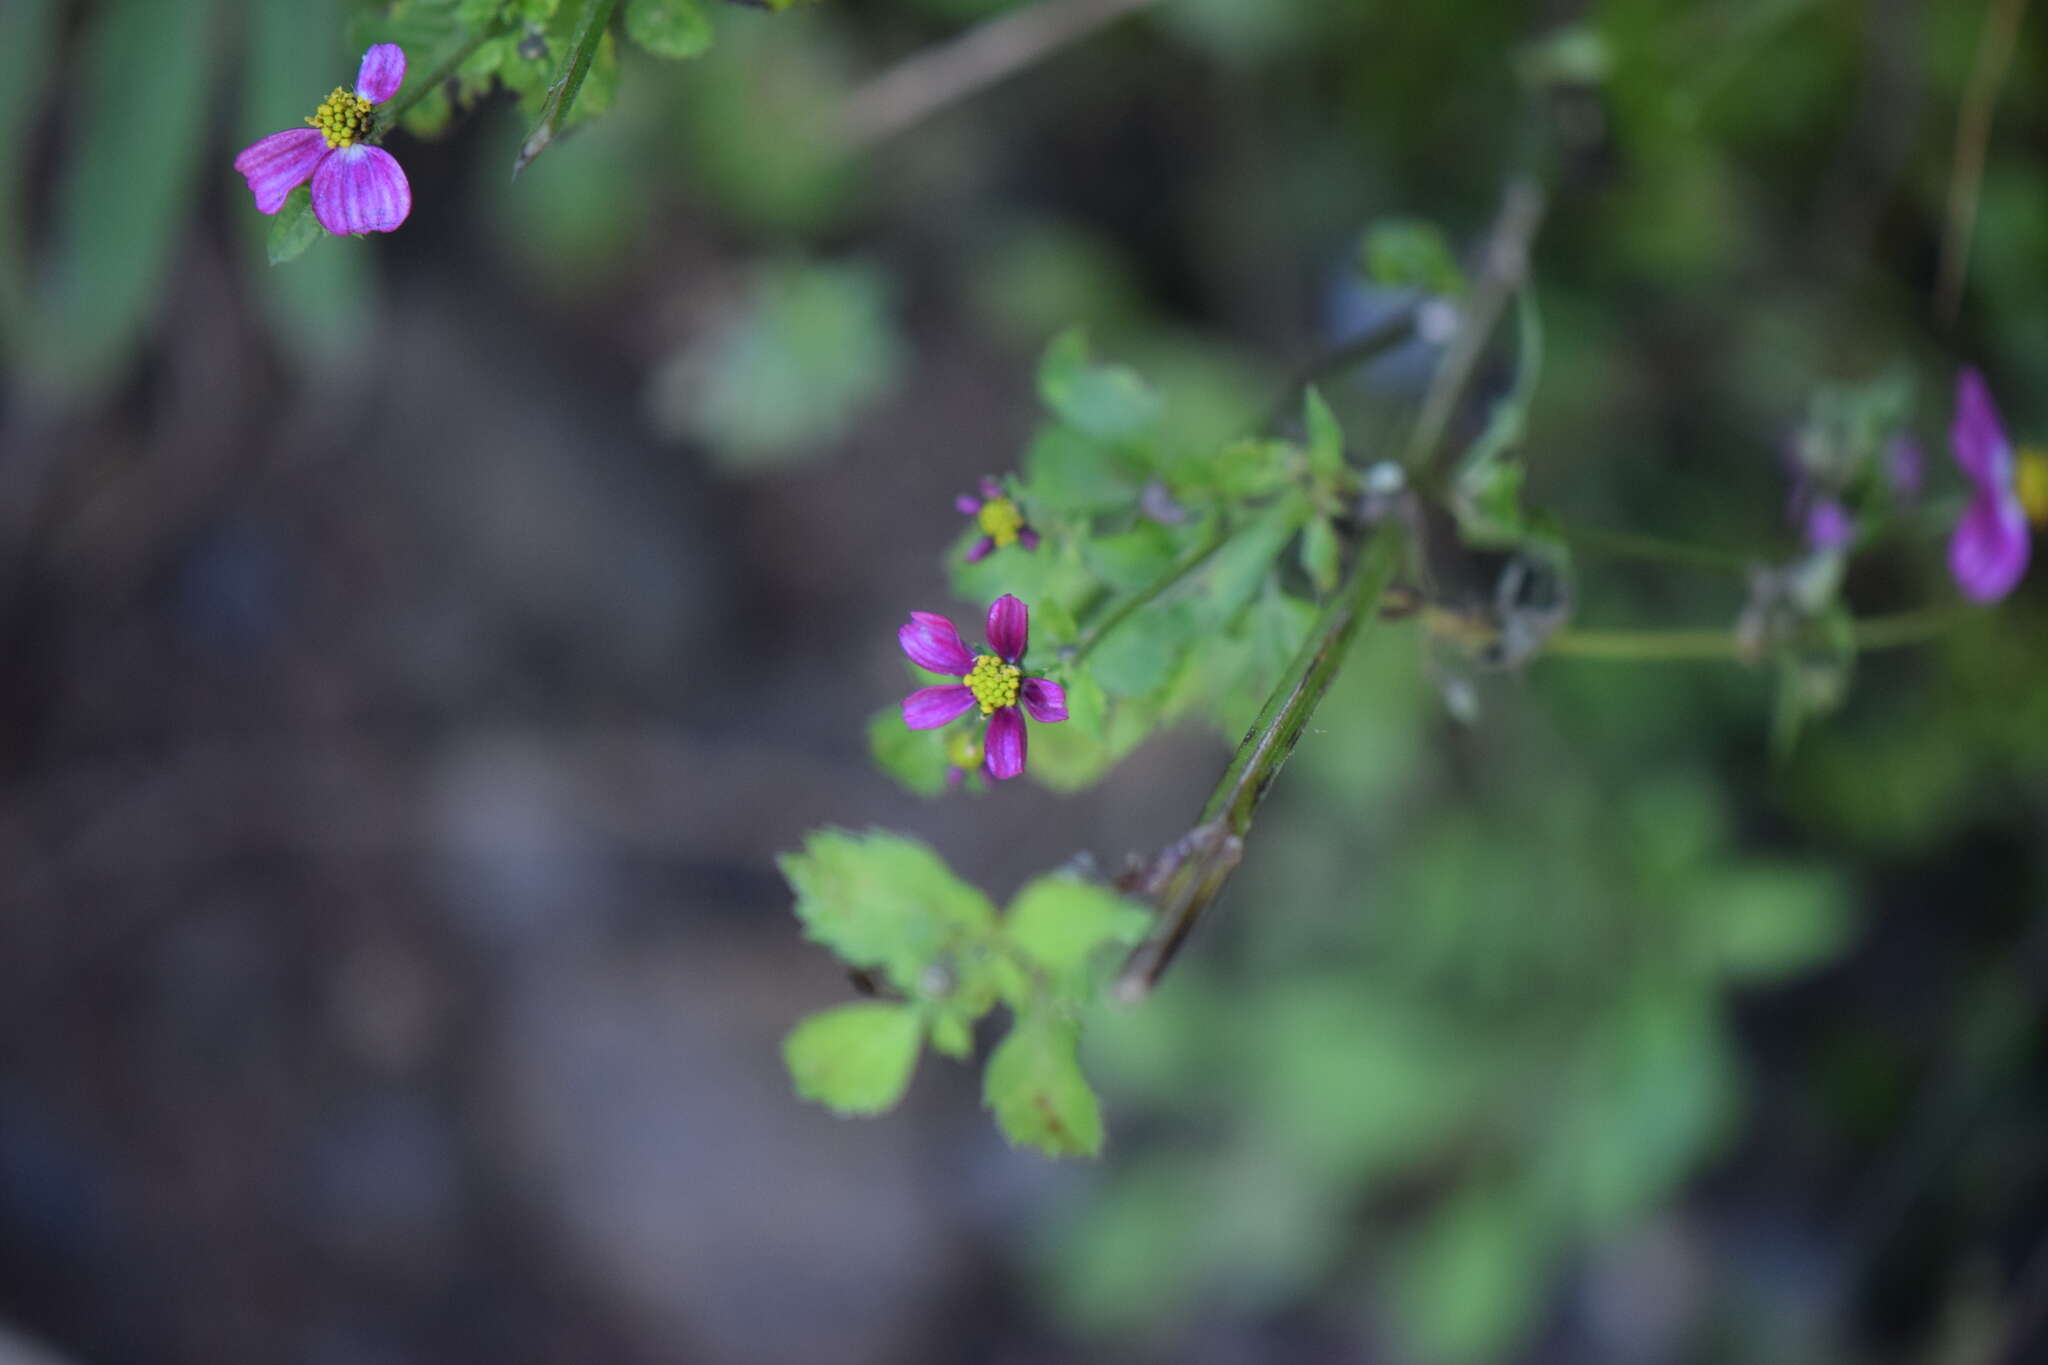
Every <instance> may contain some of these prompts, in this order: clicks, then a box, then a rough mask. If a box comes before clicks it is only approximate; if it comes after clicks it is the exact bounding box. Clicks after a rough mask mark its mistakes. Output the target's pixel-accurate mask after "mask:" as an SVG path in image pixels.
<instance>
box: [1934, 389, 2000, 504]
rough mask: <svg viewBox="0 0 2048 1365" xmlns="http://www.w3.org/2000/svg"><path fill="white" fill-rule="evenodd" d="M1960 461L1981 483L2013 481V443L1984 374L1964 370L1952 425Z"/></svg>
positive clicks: (1995, 484)
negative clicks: (2001, 420) (2008, 438)
mask: <svg viewBox="0 0 2048 1365" xmlns="http://www.w3.org/2000/svg"><path fill="white" fill-rule="evenodd" d="M1948 439H1949V444H1950V445H1951V446H1953V447H1954V448H1955V453H1956V463H1957V464H1959V465H1961V466H1962V467H1963V472H1964V473H1965V474H1968V475H1969V476H1970V478H1971V479H1973V480H1974V481H1976V482H1977V483H1978V484H1980V485H1981V484H1990V485H1991V486H1993V487H1995V488H2002V487H2004V486H2005V485H2007V484H2009V483H2011V482H2012V446H2011V444H2010V443H2009V442H2007V440H2006V439H2005V424H2004V423H2003V422H2000V421H1999V420H1998V409H1997V407H1996V406H1994V405H1993V403H1992V401H1991V390H1990V389H1989V388H1988V387H1986V386H1985V383H1984V376H1983V375H1981V374H1979V373H1977V371H1975V370H1964V371H1963V372H1962V373H1961V374H1960V375H1958V376H1957V377H1956V419H1955V422H1954V424H1953V425H1951V426H1950V427H1949V432H1948Z"/></svg>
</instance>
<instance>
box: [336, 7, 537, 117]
mask: <svg viewBox="0 0 2048 1365" xmlns="http://www.w3.org/2000/svg"><path fill="white" fill-rule="evenodd" d="M508 29H509V26H508V25H507V24H506V22H505V21H504V20H503V19H493V20H492V21H491V22H490V23H489V24H487V25H485V26H484V27H483V28H480V29H478V30H477V31H476V33H475V34H473V35H471V37H470V39H469V41H468V42H466V43H464V44H463V45H462V46H461V47H458V48H456V49H455V51H454V52H453V53H451V54H450V55H449V57H448V59H447V60H446V61H444V62H442V63H441V64H440V65H439V66H437V67H435V68H434V70H433V73H432V74H431V75H429V76H428V77H427V78H426V79H425V80H423V81H420V82H418V83H417V84H415V85H414V86H413V87H412V89H410V90H408V91H406V92H405V98H404V99H401V100H399V101H398V102H397V103H395V104H393V105H392V106H391V107H390V109H388V110H384V111H380V112H379V116H378V119H377V135H376V136H375V137H374V138H372V139H370V140H371V141H372V142H382V141H383V140H384V135H385V133H387V132H389V131H390V130H391V129H393V128H396V127H397V126H398V121H399V120H400V119H402V118H404V117H405V116H406V114H408V113H410V112H411V110H412V107H413V106H414V105H415V104H418V103H419V102H420V101H421V100H423V99H425V98H426V97H427V96H428V95H430V94H432V93H433V92H434V91H436V90H439V89H440V88H441V85H442V83H443V82H444V81H446V80H447V79H448V78H449V77H451V76H453V75H454V74H455V73H456V72H457V71H458V70H460V69H461V67H462V64H463V63H464V62H466V61H468V60H469V59H470V58H471V57H473V56H475V55H476V50H477V49H478V48H480V47H482V46H483V45H484V44H485V43H488V42H489V41H490V40H491V39H493V38H495V37H497V36H498V35H499V34H501V33H505V32H507V31H508Z"/></svg>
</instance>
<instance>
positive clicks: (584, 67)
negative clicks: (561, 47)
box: [512, 0, 618, 175]
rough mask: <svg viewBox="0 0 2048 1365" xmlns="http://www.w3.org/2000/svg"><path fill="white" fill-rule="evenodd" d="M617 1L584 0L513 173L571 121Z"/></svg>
mask: <svg viewBox="0 0 2048 1365" xmlns="http://www.w3.org/2000/svg"><path fill="white" fill-rule="evenodd" d="M617 4H618V0H583V5H582V9H581V10H580V11H579V12H578V15H577V19H576V31H575V34H574V36H572V37H571V38H570V40H569V45H568V50H567V51H566V52H565V53H564V54H563V56H562V60H561V62H560V63H559V64H558V65H557V66H556V68H555V76H554V79H553V80H551V81H550V82H549V83H548V93H547V96H546V97H545V98H544V99H543V100H542V101H541V106H540V121H539V122H538V123H536V124H535V125H534V128H533V131H532V132H530V133H528V134H527V135H526V141H525V142H523V143H521V144H520V147H519V155H518V157H517V158H515V159H514V160H513V162H512V174H514V175H518V174H519V172H521V171H523V170H525V169H526V168H527V166H528V165H530V164H531V163H532V161H533V159H534V158H535V157H537V156H539V155H540V154H541V153H542V152H544V151H546V150H547V148H548V144H550V143H552V142H553V141H554V140H555V138H556V136H557V135H558V134H559V133H560V132H561V131H562V128H563V126H564V125H565V124H567V122H568V121H569V116H570V114H571V113H573V112H574V111H575V108H576V100H577V97H578V96H580V95H581V94H582V93H583V82H584V81H585V80H586V79H587V78H588V77H589V75H590V68H591V64H592V63H593V62H595V61H596V60H597V50H598V46H599V45H600V44H601V43H603V42H604V40H605V37H606V33H605V25H606V24H608V23H610V22H611V17H612V9H613V8H614V7H615V6H616V5H617Z"/></svg>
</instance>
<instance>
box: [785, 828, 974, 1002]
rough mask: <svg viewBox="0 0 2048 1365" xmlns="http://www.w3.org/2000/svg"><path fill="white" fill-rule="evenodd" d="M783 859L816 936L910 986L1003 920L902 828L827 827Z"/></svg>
mask: <svg viewBox="0 0 2048 1365" xmlns="http://www.w3.org/2000/svg"><path fill="white" fill-rule="evenodd" d="M777 866H778V867H780V868H781V870H782V875H783V877H784V879H785V880H787V881H788V882H789V884H790V887H791V889H792V890H794V891H795V892H796V895H797V902H796V913H797V918H799V919H801V920H802V921H803V922H804V929H805V932H806V933H807V934H808V935H809V936H810V937H811V938H812V939H814V940H816V941H817V942H819V943H822V944H824V945H825V946H826V947H828V948H830V949H832V950H833V951H834V952H836V953H838V954H839V956H841V957H842V958H844V959H846V961H848V962H849V963H851V964H853V965H854V966H856V967H873V968H880V969H882V970H883V971H884V972H885V973H886V974H887V975H888V977H889V980H890V982H891V983H892V984H894V985H895V986H896V987H897V988H898V989H899V990H902V991H905V992H906V993H911V994H917V993H920V992H921V991H922V990H923V981H922V977H923V973H924V970H925V968H927V967H930V966H932V965H934V964H936V963H938V962H939V961H940V959H942V958H943V957H945V956H946V955H947V954H949V953H951V952H954V951H956V950H958V949H959V948H961V947H964V946H966V945H969V944H972V943H974V942H976V941H978V940H980V939H982V938H985V937H987V936H988V935H989V934H991V933H992V932H993V931H994V928H995V919H996V914H995V907H994V906H993V905H991V904H989V900H988V897H986V896H984V895H982V893H981V892H980V891H978V890H976V889H975V888H974V887H972V886H969V885H968V884H967V883H966V882H963V881H961V880H960V879H959V878H958V877H956V876H954V875H953V872H952V870H951V869H950V868H948V867H947V866H946V864H945V862H944V861H943V860H941V859H940V857H939V855H938V854H936V853H934V852H932V850H931V849H929V848H927V847H926V846H925V845H923V844H921V843H919V842H918V841H916V840H915V839H906V838H904V837H902V836H901V835H896V834H889V833H886V832H884V831H881V830H876V831H873V832H871V833H868V834H865V835H860V834H849V833H846V832H845V831H843V830H822V831H819V832H817V833H815V834H812V835H811V836H810V838H809V839H808V840H806V841H805V843H804V850H803V852H801V853H789V854H784V855H783V856H782V857H781V858H780V859H778V860H777Z"/></svg>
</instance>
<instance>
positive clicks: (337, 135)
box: [306, 85, 377, 147]
mask: <svg viewBox="0 0 2048 1365" xmlns="http://www.w3.org/2000/svg"><path fill="white" fill-rule="evenodd" d="M306 122H308V123H310V124H312V125H313V126H314V127H315V128H318V129H319V130H320V136H322V137H324V138H326V139H327V145H328V146H330V147H347V146H351V145H353V144H355V143H358V142H361V141H362V140H363V139H364V138H367V137H368V136H369V135H370V130H371V129H372V128H374V127H376V126H377V117H376V115H374V114H372V113H371V112H370V102H369V101H368V100H366V99H364V98H363V97H362V96H361V95H358V94H356V93H355V92H354V91H352V90H344V89H342V88H341V87H340V86H338V85H337V86H335V87H334V93H333V94H331V95H329V96H328V97H327V98H326V99H324V100H322V101H320V107H319V108H318V109H315V110H314V111H313V115H312V117H311V118H308V119H307V120H306Z"/></svg>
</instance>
